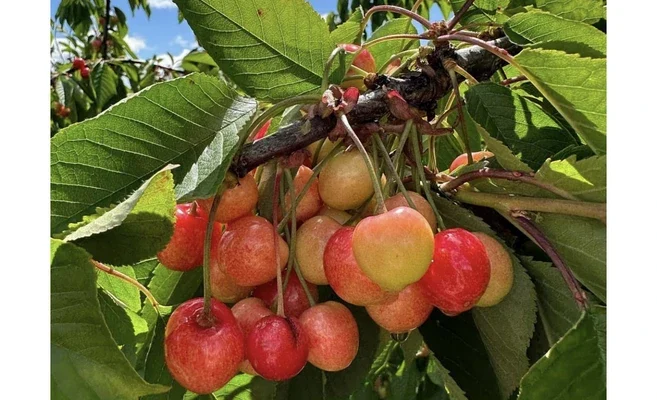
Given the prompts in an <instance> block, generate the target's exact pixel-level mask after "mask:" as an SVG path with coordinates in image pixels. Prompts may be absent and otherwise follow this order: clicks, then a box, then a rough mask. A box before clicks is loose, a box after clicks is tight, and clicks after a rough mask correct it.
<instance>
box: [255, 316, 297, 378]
mask: <svg viewBox="0 0 657 400" xmlns="http://www.w3.org/2000/svg"><path fill="white" fill-rule="evenodd" d="M246 356H247V359H248V360H249V362H250V363H251V366H253V369H254V370H255V371H256V372H257V373H258V374H259V375H260V376H262V377H263V378H265V379H268V380H270V381H283V380H286V379H290V378H292V377H293V376H295V375H297V374H298V373H299V372H301V370H302V369H303V367H304V366H305V365H306V362H307V360H308V339H307V337H306V334H305V332H304V331H303V329H302V328H301V324H300V323H299V320H298V319H297V318H295V317H287V318H286V317H282V316H279V315H270V316H268V317H264V318H262V319H260V320H259V321H258V322H257V323H256V324H255V325H254V326H253V328H252V329H251V331H250V332H249V334H248V335H247V337H246Z"/></svg>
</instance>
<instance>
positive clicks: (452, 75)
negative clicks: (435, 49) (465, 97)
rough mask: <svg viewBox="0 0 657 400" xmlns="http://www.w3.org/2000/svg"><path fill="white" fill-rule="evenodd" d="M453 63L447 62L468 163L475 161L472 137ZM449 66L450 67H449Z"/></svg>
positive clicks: (446, 65)
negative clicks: (471, 143)
mask: <svg viewBox="0 0 657 400" xmlns="http://www.w3.org/2000/svg"><path fill="white" fill-rule="evenodd" d="M451 64H452V63H445V67H446V69H447V72H448V73H449V77H450V79H451V80H452V87H453V88H454V98H455V99H456V107H457V108H458V114H459V121H460V124H461V132H460V133H461V138H462V139H463V145H464V146H465V152H466V153H467V154H468V164H472V163H474V160H473V159H472V150H471V149H470V138H469V137H468V127H467V124H466V123H465V114H464V111H463V102H462V101H461V93H460V91H459V82H458V80H457V79H456V73H455V72H454V69H453V68H451V67H452V65H451ZM448 67H449V68H448Z"/></svg>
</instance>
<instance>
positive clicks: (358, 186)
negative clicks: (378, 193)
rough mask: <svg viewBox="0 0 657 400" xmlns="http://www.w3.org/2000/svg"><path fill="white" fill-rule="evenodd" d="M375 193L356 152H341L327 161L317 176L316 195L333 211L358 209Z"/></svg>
mask: <svg viewBox="0 0 657 400" xmlns="http://www.w3.org/2000/svg"><path fill="white" fill-rule="evenodd" d="M372 194H374V186H373V185H372V181H371V180H370V175H369V172H368V171H367V164H365V160H364V159H363V156H362V155H361V154H360V153H359V152H358V150H350V151H344V152H342V153H338V154H337V155H336V156H335V157H333V158H331V159H330V160H328V161H327V162H326V166H325V167H324V169H323V170H322V172H321V173H320V174H319V195H320V197H321V198H322V200H323V201H324V203H325V204H326V205H328V206H329V207H331V208H334V209H336V210H342V211H344V210H349V209H352V208H357V207H358V206H360V205H361V204H363V203H364V202H365V201H367V199H369V198H370V197H372Z"/></svg>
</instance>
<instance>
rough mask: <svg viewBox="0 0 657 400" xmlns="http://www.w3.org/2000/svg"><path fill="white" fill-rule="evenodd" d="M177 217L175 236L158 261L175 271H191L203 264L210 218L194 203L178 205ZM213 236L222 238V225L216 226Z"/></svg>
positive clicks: (174, 227) (158, 256) (158, 255)
mask: <svg viewBox="0 0 657 400" xmlns="http://www.w3.org/2000/svg"><path fill="white" fill-rule="evenodd" d="M175 217H176V222H175V225H174V226H173V236H171V240H169V243H168V244H167V246H166V247H165V248H164V250H162V251H160V252H159V253H157V259H158V260H159V261H160V263H161V264H162V265H164V266H165V267H167V268H169V269H172V270H174V271H189V270H190V269H193V268H195V267H198V266H200V265H202V264H203V241H204V239H205V229H206V227H207V224H208V217H207V215H205V214H204V213H202V212H200V210H199V209H197V208H196V206H195V205H193V203H187V204H178V205H177V206H176V213H175ZM212 236H213V237H214V238H218V237H221V224H217V223H215V224H214V233H213V234H212Z"/></svg>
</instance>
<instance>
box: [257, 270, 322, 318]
mask: <svg viewBox="0 0 657 400" xmlns="http://www.w3.org/2000/svg"><path fill="white" fill-rule="evenodd" d="M286 272H287V271H283V276H285V274H286ZM306 286H307V287H308V291H309V292H310V295H311V296H312V297H313V300H314V301H315V302H317V301H318V300H319V291H318V290H317V286H315V285H313V284H312V283H308V282H306ZM283 293H284V294H283V308H284V309H285V315H287V316H290V317H296V318H299V316H300V315H301V313H303V312H304V311H306V310H307V309H309V308H310V301H308V296H306V292H305V291H304V290H303V286H301V281H300V280H299V277H298V276H297V274H296V272H295V271H294V270H292V271H291V272H290V279H288V281H287V286H286V287H285V291H284V292H283ZM277 294H278V288H277V286H276V279H273V280H271V281H269V282H267V283H265V284H263V285H260V286H257V287H256V288H255V289H254V290H253V297H257V298H259V299H261V300H262V301H263V302H264V303H265V306H267V307H269V308H271V307H272V306H273V305H274V304H275V303H276V298H277Z"/></svg>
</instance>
